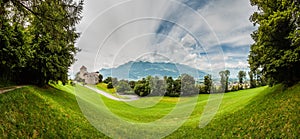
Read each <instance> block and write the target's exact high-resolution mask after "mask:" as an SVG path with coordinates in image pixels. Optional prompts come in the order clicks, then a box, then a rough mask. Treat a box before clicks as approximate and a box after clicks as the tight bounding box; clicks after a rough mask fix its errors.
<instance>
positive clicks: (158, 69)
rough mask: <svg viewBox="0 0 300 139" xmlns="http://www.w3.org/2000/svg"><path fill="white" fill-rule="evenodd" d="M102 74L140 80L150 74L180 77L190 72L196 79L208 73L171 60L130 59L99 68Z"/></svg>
mask: <svg viewBox="0 0 300 139" xmlns="http://www.w3.org/2000/svg"><path fill="white" fill-rule="evenodd" d="M99 72H100V74H102V75H103V77H104V78H106V77H109V76H111V77H116V78H118V79H126V80H138V79H141V78H144V77H147V76H149V75H151V76H158V77H160V78H162V77H164V76H171V77H173V78H178V76H180V75H181V74H184V73H186V74H189V75H191V76H193V77H194V78H195V79H196V80H198V79H202V78H203V77H204V76H205V75H206V73H205V72H204V71H201V70H199V69H196V68H192V67H190V66H188V65H183V64H178V63H170V62H147V61H130V62H127V63H125V64H123V65H120V66H118V67H116V68H107V69H101V70H99Z"/></svg>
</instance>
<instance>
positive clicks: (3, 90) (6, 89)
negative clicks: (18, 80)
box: [0, 85, 24, 94]
mask: <svg viewBox="0 0 300 139" xmlns="http://www.w3.org/2000/svg"><path fill="white" fill-rule="evenodd" d="M22 87H24V86H23V85H19V86H10V87H3V88H0V94H4V93H6V92H9V91H13V90H15V89H18V88H22Z"/></svg>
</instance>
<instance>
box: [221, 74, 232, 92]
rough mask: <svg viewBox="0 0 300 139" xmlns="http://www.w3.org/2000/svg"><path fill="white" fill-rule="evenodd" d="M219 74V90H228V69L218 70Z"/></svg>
mask: <svg viewBox="0 0 300 139" xmlns="http://www.w3.org/2000/svg"><path fill="white" fill-rule="evenodd" d="M219 75H220V76H221V81H220V83H221V92H224V91H225V92H228V79H229V75H230V71H229V70H225V71H220V72H219Z"/></svg>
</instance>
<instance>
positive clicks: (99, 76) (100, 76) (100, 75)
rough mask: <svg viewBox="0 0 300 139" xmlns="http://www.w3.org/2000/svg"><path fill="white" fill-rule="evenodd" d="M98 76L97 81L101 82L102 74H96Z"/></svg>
mask: <svg viewBox="0 0 300 139" xmlns="http://www.w3.org/2000/svg"><path fill="white" fill-rule="evenodd" d="M98 78H99V83H101V82H102V80H103V76H102V74H99V75H98Z"/></svg>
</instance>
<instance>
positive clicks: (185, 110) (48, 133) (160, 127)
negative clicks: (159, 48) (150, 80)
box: [0, 84, 300, 138]
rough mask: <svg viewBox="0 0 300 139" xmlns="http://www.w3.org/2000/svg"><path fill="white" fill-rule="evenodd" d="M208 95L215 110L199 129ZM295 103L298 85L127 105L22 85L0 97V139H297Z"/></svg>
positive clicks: (72, 90)
mask: <svg viewBox="0 0 300 139" xmlns="http://www.w3.org/2000/svg"><path fill="white" fill-rule="evenodd" d="M213 95H215V96H218V97H215V98H218V99H220V98H221V103H220V106H219V109H218V111H217V113H216V114H215V115H214V117H213V118H212V119H211V121H210V122H209V123H208V124H207V125H206V126H204V127H203V128H199V123H200V118H201V116H202V114H203V112H204V109H205V107H206V105H207V104H209V102H210V101H211V102H214V100H211V99H212V98H214V97H212V96H213ZM299 102H300V84H297V85H294V86H292V87H290V88H287V89H286V88H284V86H283V85H276V86H273V87H267V86H266V87H259V88H254V89H248V90H240V91H237V92H229V93H225V94H212V95H209V94H207V95H206V94H201V95H197V96H193V97H180V98H176V97H174V98H172V97H145V98H141V99H139V100H136V101H130V102H121V101H114V100H110V99H108V98H105V97H103V96H101V95H99V94H97V93H95V92H93V91H91V90H89V89H87V88H84V87H82V86H79V85H77V86H76V87H73V86H71V85H66V86H62V85H52V86H50V87H48V88H38V87H35V86H26V87H23V88H20V89H16V90H14V91H11V92H7V93H4V94H1V95H0V104H1V105H0V110H1V113H0V117H1V119H0V123H1V125H0V138H109V137H108V136H106V135H105V134H108V135H110V137H113V138H124V136H122V135H128V136H130V137H142V138H152V137H155V136H156V137H161V136H162V137H165V138H217V137H222V138H232V137H243V138H245V137H246V138H250V137H251V138H299V135H300V126H299V125H300V122H299V120H298V117H299V114H300V111H299V110H300V107H299ZM160 123H161V124H160ZM175 127H178V128H175ZM169 128H174V130H173V129H172V130H171V129H169ZM99 130H101V132H100V131H99ZM134 131H139V132H134ZM104 133H105V134H104ZM153 135H154V136H153ZM128 136H127V137H128Z"/></svg>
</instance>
